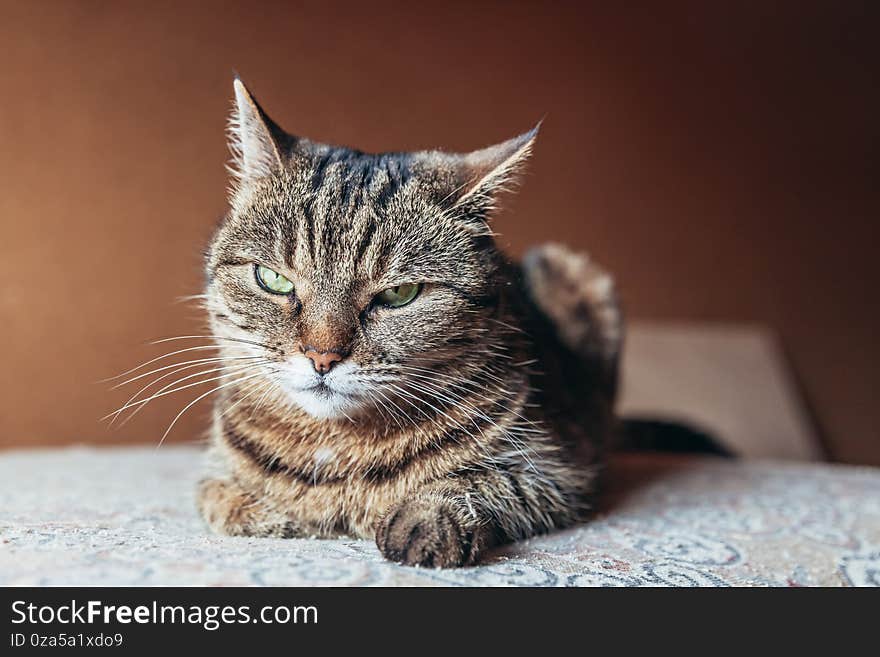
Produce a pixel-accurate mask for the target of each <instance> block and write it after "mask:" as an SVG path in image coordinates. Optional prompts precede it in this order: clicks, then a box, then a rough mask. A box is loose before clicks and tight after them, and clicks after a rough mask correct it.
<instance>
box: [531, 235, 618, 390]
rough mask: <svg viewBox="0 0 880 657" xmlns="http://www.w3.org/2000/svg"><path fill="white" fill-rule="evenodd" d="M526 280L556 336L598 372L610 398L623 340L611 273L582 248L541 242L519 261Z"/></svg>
mask: <svg viewBox="0 0 880 657" xmlns="http://www.w3.org/2000/svg"><path fill="white" fill-rule="evenodd" d="M522 272H523V277H524V280H525V286H526V289H527V291H528V293H529V296H530V297H531V299H532V302H533V303H534V304H535V305H536V306H537V307H538V309H539V310H540V311H541V312H542V313H543V314H544V315H545V316H546V317H547V319H549V320H550V322H551V323H552V324H553V326H554V328H555V329H556V334H557V336H558V337H559V339H560V341H561V342H562V343H563V344H564V345H565V346H566V347H567V348H568V349H569V350H570V351H572V352H573V353H574V354H575V355H576V356H578V357H579V358H581V359H582V360H583V361H584V362H585V363H586V364H587V365H588V366H589V367H590V369H591V370H592V371H594V372H597V373H598V376H599V377H600V381H601V383H602V385H603V386H604V387H606V389H607V392H608V396H609V398H610V399H613V397H614V396H615V393H616V389H617V376H618V373H617V369H618V361H619V359H620V350H621V346H622V344H623V313H622V311H621V309H620V305H619V303H618V300H617V292H616V290H615V285H614V279H613V278H612V277H611V275H610V274H609V273H608V272H607V271H605V270H604V269H603V268H602V267H601V266H599V265H598V264H597V263H596V262H595V261H593V260H592V259H591V258H590V257H589V256H588V255H587V254H586V253H576V252H574V251H572V250H570V249H568V248H567V247H565V246H562V245H560V244H543V245H541V246H537V247H535V248H533V249H531V250H530V251H529V252H528V253H526V255H525V257H524V258H523V261H522Z"/></svg>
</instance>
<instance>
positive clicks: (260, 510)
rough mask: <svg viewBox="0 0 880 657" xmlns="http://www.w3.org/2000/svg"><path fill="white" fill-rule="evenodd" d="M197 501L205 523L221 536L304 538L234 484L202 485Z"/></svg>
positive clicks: (215, 482)
mask: <svg viewBox="0 0 880 657" xmlns="http://www.w3.org/2000/svg"><path fill="white" fill-rule="evenodd" d="M196 500H197V503H198V506H199V511H200V512H201V514H202V517H203V518H204V519H205V522H207V523H208V526H209V527H210V528H211V529H212V530H214V531H215V532H216V533H218V534H225V535H227V536H267V537H268V536H272V537H275V538H293V537H295V536H300V535H301V534H302V532H301V531H300V528H299V526H298V525H297V524H296V523H295V522H293V521H291V520H290V519H289V518H286V517H284V516H283V515H282V514H279V513H277V512H274V511H272V510H270V509H268V508H267V507H266V505H265V504H264V503H262V502H261V501H260V500H258V499H256V498H254V497H253V495H251V494H249V493H246V492H245V491H243V490H242V489H241V488H240V487H239V486H237V485H236V484H235V483H233V482H231V481H225V480H222V479H206V480H204V481H202V482H201V483H200V484H199V488H198V492H197V494H196Z"/></svg>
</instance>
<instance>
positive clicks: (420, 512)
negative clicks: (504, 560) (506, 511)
mask: <svg viewBox="0 0 880 657" xmlns="http://www.w3.org/2000/svg"><path fill="white" fill-rule="evenodd" d="M482 535H483V529H482V528H481V527H468V523H467V522H465V521H464V520H463V519H462V518H460V517H459V514H458V513H457V512H456V510H455V509H454V508H453V507H452V506H451V505H449V504H446V503H444V502H443V501H442V500H434V499H427V500H425V499H418V498H417V499H413V500H408V501H406V502H402V503H400V504H397V505H394V506H392V507H391V508H390V509H389V510H388V512H387V513H386V514H385V516H384V517H383V518H382V520H380V521H379V524H378V527H377V529H376V545H377V546H378V547H379V551H380V552H382V555H383V556H384V557H385V558H386V559H388V560H390V561H395V562H397V563H401V564H405V565H408V566H427V567H431V568H454V567H456V566H464V565H468V564H470V563H473V561H474V560H475V559H476V558H477V555H478V552H479V551H480V548H481V544H482V543H483V541H482Z"/></svg>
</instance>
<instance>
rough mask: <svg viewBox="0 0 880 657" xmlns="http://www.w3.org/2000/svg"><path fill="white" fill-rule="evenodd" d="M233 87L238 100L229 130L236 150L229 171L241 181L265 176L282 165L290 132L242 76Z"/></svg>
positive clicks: (230, 145)
mask: <svg viewBox="0 0 880 657" xmlns="http://www.w3.org/2000/svg"><path fill="white" fill-rule="evenodd" d="M233 88H234V89H235V100H234V104H233V108H232V114H231V115H230V117H229V127H228V130H227V133H228V137H229V150H230V151H231V152H232V162H231V165H230V167H229V171H230V173H231V174H232V176H233V177H234V178H235V179H236V181H237V182H242V181H247V180H255V179H257V178H264V177H266V176H268V175H270V174H271V173H272V172H273V171H276V170H278V169H279V168H280V167H281V166H282V164H283V153H284V148H285V145H286V141H287V135H286V134H285V132H284V131H283V130H282V129H281V128H279V127H278V125H276V124H275V122H274V121H272V119H270V118H269V117H268V115H267V114H266V113H265V112H264V111H263V108H262V107H260V106H259V104H258V103H257V101H256V99H255V98H254V97H253V95H251V93H250V91H248V89H247V87H245V86H244V83H243V82H242V81H241V80H240V79H239V78H238V76H236V77H235V80H234V81H233Z"/></svg>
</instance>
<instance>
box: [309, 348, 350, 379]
mask: <svg viewBox="0 0 880 657" xmlns="http://www.w3.org/2000/svg"><path fill="white" fill-rule="evenodd" d="M305 355H306V358H308V359H309V360H310V361H312V367H314V368H315V371H316V372H318V373H319V374H326V373H327V372H329V371H330V369H331V368H332V367H333V365H334V364H335V363H338V362H339V361H341V360H342V358H343V356H342V354H340V353H337V352H335V351H316V350H315V349H307V350H306V351H305Z"/></svg>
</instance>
